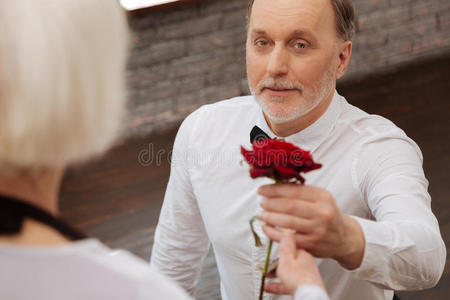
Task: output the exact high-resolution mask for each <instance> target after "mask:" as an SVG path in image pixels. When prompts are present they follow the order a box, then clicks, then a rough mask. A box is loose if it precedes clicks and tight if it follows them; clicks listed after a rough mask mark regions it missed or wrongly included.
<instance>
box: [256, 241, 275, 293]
mask: <svg viewBox="0 0 450 300" xmlns="http://www.w3.org/2000/svg"><path fill="white" fill-rule="evenodd" d="M271 251H272V241H270V242H269V247H268V248H267V255H266V262H265V263H264V270H263V273H262V279H261V288H260V290H259V300H262V299H263V294H264V283H265V282H266V275H267V269H268V268H269V260H270V252H271Z"/></svg>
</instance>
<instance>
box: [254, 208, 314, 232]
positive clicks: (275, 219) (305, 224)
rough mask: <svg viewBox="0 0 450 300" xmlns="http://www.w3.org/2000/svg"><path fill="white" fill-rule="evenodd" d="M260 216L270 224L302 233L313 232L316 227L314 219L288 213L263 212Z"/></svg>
mask: <svg viewBox="0 0 450 300" xmlns="http://www.w3.org/2000/svg"><path fill="white" fill-rule="evenodd" d="M259 218H260V219H261V220H262V221H264V222H266V224H268V225H271V226H274V227H281V228H288V229H293V230H295V231H297V232H301V233H309V232H312V231H313V230H314V229H315V227H316V225H315V222H314V221H313V220H308V219H302V218H297V217H296V216H292V215H286V214H279V213H270V212H262V213H261V214H260V215H259Z"/></svg>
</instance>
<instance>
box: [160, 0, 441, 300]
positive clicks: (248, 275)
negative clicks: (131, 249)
mask: <svg viewBox="0 0 450 300" xmlns="http://www.w3.org/2000/svg"><path fill="white" fill-rule="evenodd" d="M353 18H354V16H353V7H352V4H351V1H349V0H256V1H250V5H249V26H248V35H247V72H248V81H249V85H250V88H251V90H252V94H253V95H252V96H248V97H239V98H234V99H230V100H226V101H222V102H218V103H215V104H212V105H206V106H203V107H201V108H200V109H198V110H197V111H195V112H194V113H192V114H191V115H190V116H189V117H187V118H186V120H185V121H184V122H183V124H182V125H181V127H180V129H179V132H178V135H177V138H176V141H175V145H174V153H173V162H172V171H171V176H170V180H169V184H168V187H167V192H166V197H165V200H164V205H163V208H162V212H161V216H160V220H159V225H158V228H157V231H156V233H155V244H154V248H153V256H152V265H153V266H155V267H156V268H158V269H159V270H160V271H161V272H162V273H164V274H166V275H168V276H169V277H171V278H173V279H174V280H176V281H177V282H178V283H179V284H181V285H182V286H183V287H184V288H185V289H187V290H188V291H189V292H191V293H192V292H193V291H194V288H195V285H196V282H197V279H198V276H199V272H200V268H201V262H202V260H203V258H204V257H205V255H206V254H207V252H208V248H209V245H210V243H211V244H212V246H213V249H214V252H215V255H216V260H217V265H218V269H219V273H220V276H221V293H222V298H223V299H232V300H236V299H255V298H256V297H257V296H258V294H259V291H258V290H259V282H260V279H261V274H260V273H261V272H260V270H259V269H258V265H260V264H262V262H263V261H264V256H265V249H264V248H262V249H261V248H256V247H255V246H254V245H253V240H252V235H251V232H250V230H249V228H248V220H249V219H250V218H251V216H253V215H255V214H258V215H259V216H260V218H261V219H262V220H263V221H264V222H265V225H264V226H263V227H262V230H263V231H264V232H265V233H266V235H267V237H268V238H270V239H271V240H274V241H276V242H278V241H279V240H280V237H281V231H282V230H279V229H280V228H290V229H293V230H295V231H296V234H295V242H296V245H297V247H298V248H299V249H305V250H306V251H308V252H309V253H311V254H313V255H314V256H315V257H317V258H318V259H317V264H318V266H319V269H320V271H321V274H322V277H323V280H324V283H325V286H326V288H327V291H328V293H329V295H330V298H331V299H392V297H393V292H392V290H413V289H414V290H417V289H425V288H430V287H433V286H434V285H435V284H436V283H437V282H438V280H439V278H440V276H441V274H442V271H443V267H444V264H445V257H446V250H445V245H444V243H443V241H442V238H441V235H440V232H439V226H438V222H437V220H436V218H435V216H434V215H433V213H432V211H431V208H430V202H431V199H430V196H429V194H428V192H427V187H428V182H427V180H426V178H425V176H424V173H423V170H422V154H421V152H420V149H419V148H418V146H417V145H416V144H415V143H414V141H412V140H411V139H409V138H408V137H407V136H406V134H405V133H404V132H403V131H402V130H401V129H399V128H398V127H396V126H395V125H394V124H393V123H391V122H390V121H388V120H386V119H384V118H382V117H379V116H374V115H369V114H367V113H365V112H363V111H361V110H359V109H358V108H356V107H354V106H352V105H350V104H349V103H347V101H346V100H345V99H344V98H343V97H342V96H340V95H339V94H338V93H337V92H336V91H335V87H336V79H338V78H340V77H341V76H342V75H343V74H344V72H345V71H346V69H347V66H348V63H349V60H350V56H351V51H352V43H351V38H352V35H353V31H354V21H353ZM254 126H258V127H260V128H261V129H262V130H263V131H265V132H266V133H267V134H268V135H269V136H270V137H279V138H284V139H285V140H286V141H288V142H291V143H294V144H296V145H298V146H300V147H302V148H304V149H308V150H310V151H311V153H312V155H313V156H314V158H315V160H316V161H318V162H320V163H322V164H323V168H322V169H320V170H318V171H314V172H311V173H308V174H307V175H306V176H305V177H306V184H307V185H305V186H300V185H290V184H277V185H273V184H272V185H269V183H270V180H268V179H258V180H252V179H250V178H249V176H248V170H247V167H246V166H245V165H243V164H241V163H240V162H241V157H240V154H239V146H240V145H244V146H245V147H247V148H248V147H249V146H250V141H249V132H250V131H251V130H252V128H254ZM261 207H262V209H261ZM267 240H268V239H266V240H265V241H264V244H265V245H267ZM275 252H277V251H276V250H275ZM266 290H267V291H270V292H272V293H276V294H283V293H284V292H285V290H284V289H283V286H281V285H279V284H277V283H269V284H267V286H266ZM284 297H285V296H276V297H275V298H274V299H284Z"/></svg>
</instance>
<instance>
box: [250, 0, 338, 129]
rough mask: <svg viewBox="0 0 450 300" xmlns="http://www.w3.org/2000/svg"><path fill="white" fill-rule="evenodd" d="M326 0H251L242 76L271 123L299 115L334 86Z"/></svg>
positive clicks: (329, 11) (331, 25)
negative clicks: (245, 58)
mask: <svg viewBox="0 0 450 300" xmlns="http://www.w3.org/2000/svg"><path fill="white" fill-rule="evenodd" d="M337 41H338V38H337V36H336V29H335V21H334V13H333V8H332V4H331V3H330V0H256V1H255V2H254V4H253V8H252V13H251V17H250V20H249V30H248V34H247V76H248V81H249V85H250V89H251V91H252V93H253V94H254V95H255V98H256V100H257V101H258V103H259V105H260V106H261V107H262V109H263V111H264V113H265V115H266V117H268V118H269V119H270V120H271V121H272V122H275V123H284V122H289V121H292V120H296V119H299V118H301V117H303V116H305V115H307V114H308V113H310V112H313V111H314V109H315V108H316V107H317V106H318V105H319V104H320V103H321V102H322V101H324V100H326V99H330V97H332V93H333V92H334V88H335V86H336V67H337V64H338V50H337Z"/></svg>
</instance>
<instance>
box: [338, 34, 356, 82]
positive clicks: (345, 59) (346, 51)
mask: <svg viewBox="0 0 450 300" xmlns="http://www.w3.org/2000/svg"><path fill="white" fill-rule="evenodd" d="M352 45H353V44H352V42H351V41H345V42H343V43H341V45H339V46H338V47H339V64H338V66H337V69H336V79H339V78H341V77H342V76H344V73H345V71H346V70H347V67H348V64H349V63H350V57H351V56H352Z"/></svg>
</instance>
